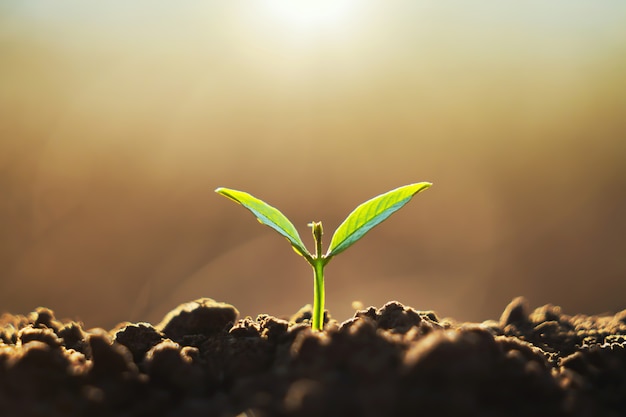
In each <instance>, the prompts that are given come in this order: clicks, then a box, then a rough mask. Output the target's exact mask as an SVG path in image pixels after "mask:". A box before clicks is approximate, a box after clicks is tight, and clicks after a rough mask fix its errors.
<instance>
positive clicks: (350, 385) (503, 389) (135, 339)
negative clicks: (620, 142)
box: [0, 298, 626, 417]
mask: <svg viewBox="0 0 626 417" xmlns="http://www.w3.org/2000/svg"><path fill="white" fill-rule="evenodd" d="M310 315H311V310H310V307H304V308H303V309H301V310H300V311H299V312H298V313H296V314H295V315H294V316H293V317H291V318H290V319H289V320H286V319H279V318H276V317H272V316H268V315H260V316H258V317H257V318H256V319H252V318H250V317H246V318H239V312H238V311H237V309H236V308H235V307H234V306H231V305H228V304H224V303H219V302H216V301H214V300H212V299H208V298H203V299H199V300H195V301H192V302H189V303H186V304H183V305H180V306H178V307H177V308H176V309H174V310H172V311H171V312H170V313H169V314H168V315H167V316H166V317H165V318H164V319H163V320H162V321H161V323H159V324H156V325H152V324H149V323H121V324H120V325H118V326H117V327H116V328H114V329H112V330H110V331H106V330H103V329H93V330H89V331H86V330H85V329H83V327H82V325H81V323H77V322H72V321H59V320H57V319H56V318H55V317H54V313H53V312H52V311H51V310H49V309H46V308H38V309H36V310H35V311H34V312H32V313H31V314H29V315H27V316H21V315H12V314H4V315H3V316H2V318H1V319H0V415H2V416H20V417H22V416H48V417H49V416H52V417H54V416H86V415H89V416H220V417H222V416H223V417H227V416H232V417H235V416H237V417H243V416H248V417H252V416H254V417H263V416H267V417H271V416H326V417H331V416H365V417H367V416H372V417H384V416H411V415H437V416H526V415H528V416H550V417H555V416H556V417H558V416H563V417H570V416H572V417H574V416H576V417H578V416H580V417H583V416H626V310H625V311H622V312H620V313H617V314H615V315H613V316H586V315H573V316H570V315H566V314H563V312H562V311H561V309H560V308H559V307H556V306H552V305H546V306H543V307H540V308H537V309H535V310H534V311H530V309H529V308H528V305H527V302H526V300H524V299H523V298H517V299H515V300H513V301H512V302H511V303H510V304H509V305H508V306H507V307H506V309H505V310H504V312H503V313H502V316H501V317H500V318H499V320H490V321H485V322H483V323H463V322H458V321H455V320H453V319H440V318H438V316H437V314H436V313H434V312H432V311H419V310H415V309H413V308H411V307H407V306H404V305H402V304H400V303H398V302H394V301H392V302H389V303H387V304H385V305H384V306H382V307H380V308H374V307H370V308H368V309H364V310H360V311H358V312H357V313H356V314H355V315H354V317H353V318H351V319H349V320H347V321H345V322H343V323H339V322H337V321H335V320H333V319H332V318H330V315H329V314H327V315H326V320H325V327H324V331H322V332H313V331H312V330H311V329H310V322H309V319H310Z"/></svg>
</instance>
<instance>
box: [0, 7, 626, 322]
mask: <svg viewBox="0 0 626 417" xmlns="http://www.w3.org/2000/svg"><path fill="white" fill-rule="evenodd" d="M0 56H1V57H2V58H1V64H0V192H1V195H2V200H1V201H0V218H1V219H2V220H0V231H1V233H0V276H2V277H3V278H2V281H0V307H2V309H4V310H8V311H12V312H27V311H29V310H30V309H32V308H34V307H36V306H38V305H46V306H48V307H51V308H53V309H55V310H57V311H60V313H61V315H66V316H72V317H79V318H82V319H84V320H85V321H86V322H87V323H90V324H91V325H112V324H115V323H116V322H117V321H120V320H125V319H130V320H140V319H141V320H151V321H158V320H159V319H160V316H161V315H163V314H164V313H165V312H166V311H167V310H168V309H170V308H172V307H174V306H175V305H176V304H177V303H179V302H184V301H188V300H189V299H193V298H197V297H200V296H209V297H213V298H218V299H220V301H226V302H232V303H234V304H235V305H236V306H237V307H238V308H239V309H240V310H241V311H242V312H244V314H250V315H253V316H254V315H256V314H260V313H270V314H277V315H279V314H283V315H284V314H290V313H292V312H294V311H296V310H297V309H298V308H299V307H300V306H301V305H303V304H305V303H309V302H311V301H312V288H311V287H312V273H311V271H309V269H308V267H307V265H306V263H305V262H304V261H302V260H301V259H298V258H297V257H296V256H294V255H293V253H292V251H291V250H290V249H289V247H288V245H287V244H286V243H285V242H284V240H283V239H281V238H280V237H278V236H274V233H273V232H272V231H271V230H269V229H267V228H263V227H261V226H259V225H258V224H257V223H256V222H255V221H254V220H253V218H252V217H251V216H250V215H249V213H245V212H244V211H243V210H241V209H240V208H238V207H235V206H232V207H231V205H230V204H228V202H225V201H221V199H219V197H218V196H216V195H214V194H213V189H215V188H216V187H217V186H227V187H232V188H240V189H244V190H247V191H249V192H251V193H253V194H254V195H256V196H258V197H261V198H263V199H266V200H268V201H269V202H270V203H272V204H273V205H275V206H277V207H279V208H280V209H281V210H283V211H284V212H285V214H287V215H288V216H289V217H290V218H291V219H292V220H293V222H294V224H295V225H296V226H297V227H298V228H299V229H300V231H301V234H302V235H305V234H307V232H308V230H307V228H306V224H307V223H308V222H309V221H311V220H323V221H324V224H325V230H327V231H328V230H330V231H332V229H333V228H334V227H336V226H337V225H338V224H339V223H340V222H341V221H342V220H343V218H344V216H345V215H347V213H349V212H350V211H351V210H352V209H353V208H354V207H355V206H356V205H357V204H358V203H360V202H362V201H363V200H365V199H367V198H370V197H372V196H374V195H376V194H379V193H382V192H384V191H386V190H388V189H391V188H394V187H397V186H400V185H403V184H407V183H411V182H416V181H432V182H434V184H435V185H434V186H433V188H432V189H430V190H428V191H427V192H426V193H424V194H423V195H420V196H419V198H416V200H415V201H414V202H412V203H411V204H410V205H409V206H407V207H406V208H405V209H403V210H402V212H401V213H398V214H397V215H395V216H397V217H395V216H394V218H392V219H390V220H389V221H388V222H386V223H385V224H383V225H381V226H380V227H379V228H377V229H376V231H373V232H372V233H371V234H370V235H368V236H367V237H366V238H364V240H363V242H359V244H357V245H355V246H354V248H351V249H350V251H347V252H346V253H345V254H342V256H341V257H340V258H338V259H337V260H334V261H333V264H331V265H329V267H328V268H327V291H328V294H327V306H328V308H329V309H330V310H331V314H333V313H334V314H335V315H336V316H337V317H338V318H341V319H343V318H346V317H348V316H349V315H350V314H351V310H350V302H351V301H353V300H360V301H362V302H363V303H364V304H366V305H370V304H373V305H377V306H379V305H382V304H383V303H384V302H386V301H388V300H391V299H399V300H400V301H402V302H404V303H407V304H410V305H412V306H413V307H415V308H418V309H435V310H437V311H439V312H440V314H442V315H449V316H454V317H457V318H459V319H466V320H482V319H486V318H494V317H495V316H497V315H498V314H499V313H500V311H501V310H502V309H503V308H504V306H505V305H506V304H507V303H508V301H509V300H510V299H511V298H513V297H515V296H518V295H526V296H528V297H529V299H530V301H531V304H534V305H538V304H542V303H546V302H552V303H555V304H561V305H563V306H564V308H568V309H569V310H570V311H571V312H573V313H575V312H589V313H594V312H599V311H608V310H617V309H623V308H626V305H625V304H624V300H623V297H621V296H620V294H623V291H624V289H626V288H625V285H626V284H625V282H626V280H624V274H625V273H626V263H625V261H624V257H623V255H622V254H623V253H624V251H625V250H626V242H625V238H624V236H626V222H625V221H624V217H623V215H622V213H623V212H624V210H626V198H625V197H624V189H625V187H626V170H625V168H624V167H625V166H626V165H625V163H626V116H625V115H626V76H624V74H626V4H625V3H624V2H622V1H617V0H613V1H608V0H604V1H595V2H587V1H572V0H570V1H565V0H558V1H553V2H545V1H527V2H523V3H519V4H512V3H509V2H496V1H485V0H480V1H476V2H471V4H470V3H468V2H462V1H443V2H442V1H392V2H379V1H369V0H361V1H357V0H335V1H316V2H313V1H286V0H285V1H281V0H258V1H246V2H242V1H222V2H184V3H182V4H176V5H174V4H171V3H170V2H164V1H143V2H141V1H140V2H133V3H132V4H129V2H85V1H67V2H54V3H53V2H23V1H17V0H16V1H5V2H3V3H2V4H1V5H0ZM328 234H329V235H330V232H328ZM305 237H306V238H309V236H308V235H306V236H305ZM306 238H305V242H310V240H307V239H306ZM246 285H250V288H246ZM242 288H246V290H244V291H242Z"/></svg>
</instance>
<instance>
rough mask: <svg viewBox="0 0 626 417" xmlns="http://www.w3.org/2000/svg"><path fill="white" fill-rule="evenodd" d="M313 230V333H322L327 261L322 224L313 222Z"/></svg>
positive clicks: (311, 224)
mask: <svg viewBox="0 0 626 417" xmlns="http://www.w3.org/2000/svg"><path fill="white" fill-rule="evenodd" d="M310 226H311V228H312V229H313V239H315V257H314V258H313V259H312V261H313V262H311V266H312V267H313V273H314V279H315V283H314V289H313V323H312V326H311V327H312V328H313V331H321V330H322V328H323V327H324V266H326V259H324V255H323V254H322V234H323V229H322V223H321V222H311V223H310Z"/></svg>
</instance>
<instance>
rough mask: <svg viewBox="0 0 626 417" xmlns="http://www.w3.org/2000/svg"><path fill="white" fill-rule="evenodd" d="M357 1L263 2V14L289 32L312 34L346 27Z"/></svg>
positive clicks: (291, 0)
mask: <svg viewBox="0 0 626 417" xmlns="http://www.w3.org/2000/svg"><path fill="white" fill-rule="evenodd" d="M357 5H358V1H357V0H317V1H315V0H264V1H263V6H264V9H265V12H266V13H267V14H268V15H269V17H271V18H272V19H273V20H274V21H275V22H276V24H279V25H281V26H284V27H285V28H287V29H290V30H296V31H301V32H314V31H323V30H336V29H339V28H341V27H345V26H346V25H348V23H349V22H350V21H352V18H353V17H354V16H355V14H356V13H357V10H358V6H357Z"/></svg>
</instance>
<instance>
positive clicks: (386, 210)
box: [215, 182, 432, 331]
mask: <svg viewBox="0 0 626 417" xmlns="http://www.w3.org/2000/svg"><path fill="white" fill-rule="evenodd" d="M431 185H432V184H431V183H429V182H419V183H415V184H409V185H405V186H403V187H399V188H396V189H395V190H391V191H388V192H386V193H384V194H381V195H379V196H376V197H374V198H372V199H371V200H368V201H366V202H365V203H363V204H361V205H359V206H358V207H357V208H355V209H354V211H353V212H352V213H350V214H349V215H348V217H347V218H346V219H345V220H344V221H343V223H341V224H340V225H339V227H338V228H337V230H335V233H334V234H333V237H332V239H331V240H330V246H329V248H328V251H327V252H326V254H323V253H322V234H323V230H322V222H311V223H309V224H308V226H309V227H311V228H312V229H313V239H314V240H315V255H313V254H311V252H309V251H308V250H307V248H306V246H304V243H302V239H300V235H298V231H297V230H296V228H295V227H294V225H293V224H292V223H291V222H290V221H289V219H288V218H287V217H285V215H284V214H282V213H281V212H280V211H279V210H278V209H276V208H274V207H272V206H270V205H269V204H267V203H266V202H264V201H262V200H259V199H258V198H256V197H253V196H251V195H250V194H248V193H246V192H243V191H237V190H232V189H229V188H223V187H220V188H218V189H216V190H215V192H217V193H218V194H221V195H223V196H225V197H228V198H230V199H231V200H233V201H235V202H236V203H239V204H241V205H242V206H244V207H245V208H247V209H248V210H250V211H251V212H252V214H254V215H255V216H256V218H257V220H258V221H259V222H260V223H261V224H265V225H267V226H269V227H271V228H272V229H274V230H276V231H277V232H278V233H280V234H281V235H282V236H284V237H285V238H286V239H287V240H288V241H289V243H291V246H292V247H293V249H294V250H295V251H296V253H298V254H300V255H302V256H303V257H304V259H306V260H307V262H308V263H309V264H311V266H312V267H313V273H314V277H315V286H314V291H313V323H312V327H313V330H316V331H319V330H322V326H323V320H324V267H325V266H326V264H328V262H330V260H331V259H332V258H333V257H335V256H336V255H338V254H339V253H341V252H343V251H344V250H346V249H348V248H349V247H350V246H352V245H353V244H354V243H356V241H357V240H359V239H361V238H362V237H363V236H364V235H365V234H366V233H367V232H369V231H370V230H371V229H372V228H373V227H374V226H376V225H378V224H379V223H381V222H382V221H384V220H385V219H387V218H388V217H389V216H391V215H392V214H393V213H395V212H396V211H398V210H400V209H401V208H402V207H403V206H404V205H405V204H406V203H408V202H409V201H410V200H411V198H413V196H414V195H415V194H417V193H419V192H420V191H422V190H425V189H427V188H428V187H430V186H431Z"/></svg>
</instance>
